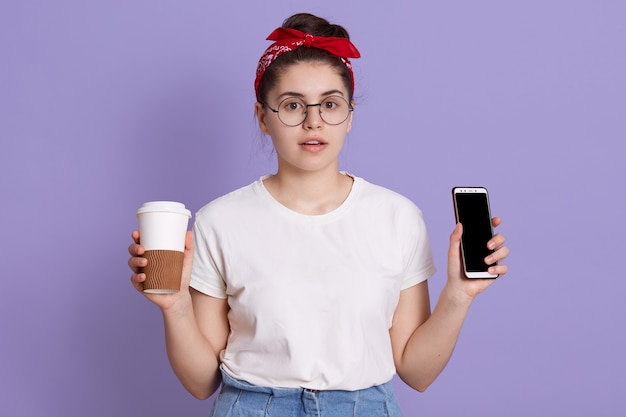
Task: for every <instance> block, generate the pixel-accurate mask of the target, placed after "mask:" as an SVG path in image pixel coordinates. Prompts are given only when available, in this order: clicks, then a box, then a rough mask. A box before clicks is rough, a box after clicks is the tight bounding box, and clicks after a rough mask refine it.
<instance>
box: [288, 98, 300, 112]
mask: <svg viewBox="0 0 626 417" xmlns="http://www.w3.org/2000/svg"><path fill="white" fill-rule="evenodd" d="M283 109H285V111H290V112H291V111H298V110H300V109H302V103H300V102H298V101H289V102H285V103H283Z"/></svg>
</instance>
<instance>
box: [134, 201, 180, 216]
mask: <svg viewBox="0 0 626 417" xmlns="http://www.w3.org/2000/svg"><path fill="white" fill-rule="evenodd" d="M154 212H165V213H178V214H183V215H185V216H187V217H191V211H189V210H187V209H186V208H185V205H184V204H183V203H178V202H176V201H148V202H146V203H143V204H142V205H141V207H140V208H139V210H137V215H140V214H143V213H154Z"/></svg>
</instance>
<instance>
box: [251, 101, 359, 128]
mask: <svg viewBox="0 0 626 417" xmlns="http://www.w3.org/2000/svg"><path fill="white" fill-rule="evenodd" d="M331 97H338V98H340V99H342V100H343V101H345V102H346V104H347V105H348V114H346V118H345V119H343V120H342V121H341V122H339V123H328V122H327V121H326V120H324V116H322V104H324V102H325V101H326V100H328V99H329V98H331ZM296 98H297V97H296ZM290 99H294V97H286V98H284V99H282V100H281V101H280V103H278V108H280V105H281V104H283V103H284V102H285V101H286V100H290ZM298 100H300V101H301V102H302V104H304V119H302V121H301V122H300V123H298V124H295V125H289V124H287V123H285V122H283V119H281V118H280V114H279V110H277V109H274V108H272V107H271V106H270V105H269V104H267V103H266V102H264V101H260V100H259V103H261V104H262V105H264V106H265V107H267V108H268V109H270V110H271V111H272V112H273V113H276V116H278V120H279V121H280V122H281V123H282V124H284V125H285V126H288V127H296V126H300V125H301V124H303V123H304V122H306V118H307V117H308V116H309V107H316V106H319V114H320V119H322V121H323V122H324V123H326V124H327V125H328V126H339V125H340V124H342V123H343V122H345V121H346V120H348V117H350V113H351V112H353V111H354V107H353V106H352V104H350V102H348V100H346V99H345V98H344V97H342V96H340V95H337V94H333V95H330V96H328V97H326V98H325V99H324V100H323V101H322V102H320V103H316V104H307V103H305V102H304V100H302V99H300V98H298Z"/></svg>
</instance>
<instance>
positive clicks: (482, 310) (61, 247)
mask: <svg viewBox="0 0 626 417" xmlns="http://www.w3.org/2000/svg"><path fill="white" fill-rule="evenodd" d="M247 3H248V4H245V5H244V4H242V2H236V1H233V2H226V1H222V2H219V3H218V2H210V1H198V0H196V1H178V2H175V1H147V0H144V1H140V0H131V1H128V0H125V1H122V0H109V1H106V2H104V1H101V2H83V1H78V0H63V1H61V0H57V1H54V2H47V1H20V2H18V1H12V2H9V1H5V2H2V4H1V5H0V141H1V147H0V226H1V228H0V254H1V255H0V256H1V269H0V271H1V272H0V273H1V281H0V282H1V283H2V290H1V291H0V349H1V351H0V415H2V416H11V417H16V416H29V417H31V416H85V415H89V416H111V415H117V416H139V415H150V416H169V415H187V416H202V415H207V414H208V409H209V408H210V401H205V402H200V401H197V400H194V399H193V398H192V397H191V396H190V395H188V394H187V393H186V392H185V391H184V390H183V388H182V387H181V386H180V385H179V383H178V381H177V380H176V379H175V377H174V375H173V373H172V372H171V370H170V369H169V365H168V363H167V360H166V357H165V353H164V346H163V334H162V324H161V317H160V314H159V312H158V310H157V309H156V308H155V307H154V306H152V305H151V304H149V303H148V302H147V301H146V300H144V299H143V298H142V297H141V296H140V295H139V294H137V293H135V292H134V290H132V288H131V285H130V283H129V275H130V273H129V270H128V268H127V266H126V261H127V252H126V247H127V245H128V244H129V241H130V237H129V235H130V232H131V230H133V228H135V227H136V219H135V217H134V212H135V210H136V208H137V207H138V206H139V205H140V204H141V203H142V202H143V201H146V200H150V199H174V200H180V201H184V202H185V203H186V204H187V205H188V206H189V207H190V208H191V209H192V210H193V211H195V210H197V209H199V208H200V207H201V206H202V205H203V204H205V203H206V202H208V201H209V200H211V199H213V198H214V197H217V196H218V195H221V194H223V193H225V192H227V191H229V190H231V189H233V188H235V187H239V186H241V185H244V184H247V183H249V182H251V181H253V180H254V179H256V178H257V177H258V176H260V175H261V174H263V173H267V172H270V171H271V170H273V160H272V155H271V150H270V148H269V147H268V146H267V143H266V142H265V141H264V138H263V137H262V136H261V135H260V133H259V132H258V129H257V127H256V124H255V121H254V119H253V101H254V95H253V91H252V82H253V74H254V71H255V67H256V61H257V59H258V57H259V56H260V54H261V52H262V51H263V49H264V48H265V47H266V46H267V45H268V42H267V41H265V40H264V38H265V36H266V35H267V34H268V33H269V32H270V31H271V30H272V29H274V27H276V26H278V25H279V24H280V23H281V21H282V19H283V18H284V17H286V16H288V15H290V14H291V13H293V12H296V11H303V10H306V11H311V12H314V13H318V14H321V15H323V16H325V17H328V18H330V19H331V20H336V21H338V22H340V23H342V24H344V25H345V26H346V27H347V28H348V29H349V30H350V32H351V35H352V37H353V39H354V41H355V43H356V45H357V46H358V47H359V48H360V49H361V52H362V55H363V58H362V59H360V60H356V61H355V67H356V79H357V95H358V101H359V105H358V107H357V110H356V113H355V126H354V129H353V130H352V132H351V133H350V136H349V139H348V143H347V146H346V149H345V151H344V153H343V156H342V168H343V169H346V170H348V171H351V172H353V173H356V174H357V175H359V176H362V177H364V178H366V179H368V180H370V181H372V182H376V183H379V184H381V185H384V186H387V187H389V188H391V189H394V190H397V191H399V192H401V193H403V194H405V195H407V196H408V197H410V198H411V199H413V200H414V201H415V202H416V203H417V204H418V205H419V206H420V207H421V208H422V209H423V211H424V214H425V216H426V220H427V224H428V226H429V231H430V235H431V238H432V243H433V249H434V252H435V256H436V261H437V263H438V265H439V269H440V273H439V274H438V276H437V277H436V278H434V279H433V280H432V281H431V289H432V292H433V298H434V299H436V298H437V295H438V293H439V291H440V289H441V287H442V284H443V282H444V280H445V273H443V271H444V270H445V255H446V250H447V239H448V235H449V233H450V232H451V231H452V228H453V223H454V220H453V213H452V206H451V198H450V188H451V187H452V186H454V185H468V184H469V185H474V184H482V185H486V186H487V187H489V188H490V190H491V197H492V205H493V210H494V212H495V214H497V215H501V216H503V218H504V220H505V224H504V225H503V226H502V230H503V232H505V233H506V235H507V236H508V238H509V246H510V248H511V250H512V254H511V256H510V260H509V262H508V263H509V264H510V268H511V272H510V273H509V274H508V275H507V276H506V278H505V279H503V280H502V281H501V282H499V283H497V284H496V285H494V286H493V287H492V288H491V289H490V290H489V291H488V292H487V293H485V294H483V295H482V296H480V297H479V299H478V300H477V302H476V303H475V305H474V306H473V308H472V310H471V312H470V315H469V317H468V319H467V322H466V325H465V328H464V330H463V332H462V335H461V338H460V341H459V343H458V346H457V351H456V353H455V356H454V357H453V359H452V361H451V362H450V364H449V365H448V367H447V369H446V370H445V371H444V373H443V374H442V375H441V377H440V378H439V379H438V380H437V381H436V382H435V384H434V385H433V386H432V387H431V388H430V389H429V390H428V391H427V392H426V393H424V394H419V393H417V392H412V391H411V390H410V389H408V388H407V387H406V386H404V385H403V384H402V383H401V382H399V381H397V382H398V383H397V384H396V385H397V392H398V395H399V397H400V399H401V402H402V406H403V409H404V411H405V413H406V415H407V416H409V417H410V416H451V415H481V416H502V415H506V416H509V417H516V416H527V415H539V416H541V415H563V416H565V415H566V416H618V415H620V416H621V415H624V414H626V399H625V398H626V397H625V396H624V389H625V388H626V381H625V377H624V375H625V374H626V360H625V359H624V352H625V351H626V338H625V336H624V328H625V325H626V314H625V311H624V302H623V299H624V294H625V293H626V284H625V280H624V266H623V259H624V249H625V245H624V232H625V231H626V230H625V227H624V222H623V217H624V212H625V211H626V202H625V200H626V199H625V198H624V193H623V192H622V191H621V188H622V187H621V186H622V185H623V184H622V183H623V180H624V178H625V177H626V175H625V168H624V166H625V164H624V161H623V160H624V157H623V152H621V150H622V149H623V148H624V145H623V144H624V141H625V140H626V127H625V126H626V123H625V117H626V99H625V97H626V47H625V46H624V45H625V43H624V41H625V39H626V25H625V24H624V23H625V20H624V16H626V3H624V2H623V1H621V0H613V1H610V0H605V1H599V0H588V1H582V0H569V1H565V0H562V1H557V0H553V1H545V0H542V1H537V0H529V1H523V2H522V1H518V2H503V1H498V0H491V1H488V0H477V1H461V0H459V1H447V2H425V1H424V2H418V3H416V2H406V4H399V3H402V2H389V1H385V2H376V3H377V4H373V2H366V3H364V2H357V1H343V2H335V1H330V0H320V1H317V2H295V1H287V0H281V1H262V2H259V1H248V2H247Z"/></svg>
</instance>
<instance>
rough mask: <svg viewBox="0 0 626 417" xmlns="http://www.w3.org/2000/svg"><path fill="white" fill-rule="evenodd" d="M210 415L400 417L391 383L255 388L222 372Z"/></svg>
mask: <svg viewBox="0 0 626 417" xmlns="http://www.w3.org/2000/svg"><path fill="white" fill-rule="evenodd" d="M211 417H402V413H401V411H400V406H399V405H398V402H397V401H396V398H395V397H394V395H393V387H392V385H391V382H387V383H385V384H382V385H378V386H375V387H371V388H366V389H362V390H359V391H331V390H329V391H312V390H308V389H304V388H269V387H258V386H256V385H252V384H249V383H247V382H245V381H240V380H237V379H234V378H232V377H231V376H230V375H228V374H227V373H225V372H224V371H222V388H221V391H220V393H219V395H218V397H217V399H216V400H215V404H214V405H213V412H212V413H211Z"/></svg>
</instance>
